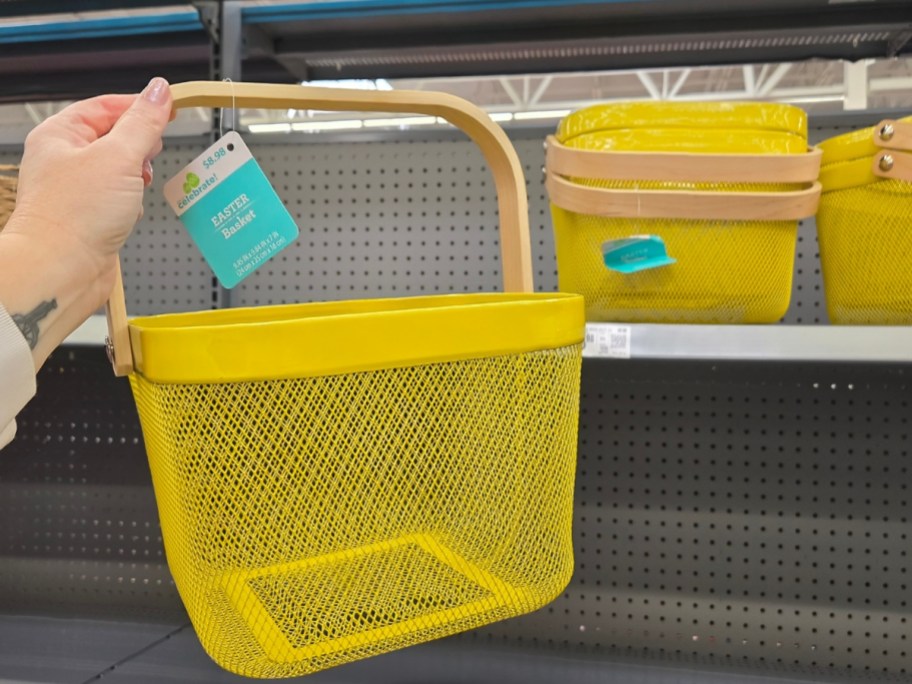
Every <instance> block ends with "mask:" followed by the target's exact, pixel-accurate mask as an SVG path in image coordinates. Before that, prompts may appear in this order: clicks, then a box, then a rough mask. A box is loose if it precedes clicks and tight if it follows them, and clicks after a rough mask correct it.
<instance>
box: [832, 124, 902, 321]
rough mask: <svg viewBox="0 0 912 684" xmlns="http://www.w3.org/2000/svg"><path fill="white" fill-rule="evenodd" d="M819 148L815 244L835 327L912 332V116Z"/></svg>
mask: <svg viewBox="0 0 912 684" xmlns="http://www.w3.org/2000/svg"><path fill="white" fill-rule="evenodd" d="M887 126H889V127H890V128H886V127H887ZM891 130H892V133H891V132H890V131H891ZM820 147H821V149H823V166H822V168H821V171H820V180H821V183H822V184H823V195H822V196H821V199H820V210H819V212H818V214H817V239H818V243H819V247H820V265H821V271H822V274H823V284H824V293H825V295H826V302H827V311H828V313H829V317H830V321H831V322H832V323H847V324H875V325H909V324H910V323H912V287H910V284H912V275H910V274H912V230H910V225H912V117H910V118H907V119H902V120H901V121H884V122H882V123H881V124H879V125H878V126H875V127H873V128H866V129H863V130H859V131H853V132H851V133H846V134H843V135H840V136H837V137H835V138H830V139H829V140H827V141H826V142H823V143H821V145H820Z"/></svg>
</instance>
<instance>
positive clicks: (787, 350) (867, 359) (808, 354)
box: [64, 315, 912, 363]
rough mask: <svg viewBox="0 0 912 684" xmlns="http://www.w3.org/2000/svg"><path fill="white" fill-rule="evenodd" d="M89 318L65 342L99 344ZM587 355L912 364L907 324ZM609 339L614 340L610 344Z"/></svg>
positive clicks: (720, 331)
mask: <svg viewBox="0 0 912 684" xmlns="http://www.w3.org/2000/svg"><path fill="white" fill-rule="evenodd" d="M107 334H108V329H107V322H106V320H105V317H104V316H100V315H97V316H92V317H91V318H89V319H88V320H87V321H86V322H85V323H83V324H82V325H81V326H79V328H78V329H76V330H75V331H74V332H73V333H72V334H71V335H70V336H69V337H67V339H66V341H65V342H64V344H65V345H103V344H104V340H105V336H106V335H107ZM586 337H587V344H586V345H585V347H584V349H583V356H584V357H586V358H592V359H597V358H603V359H625V358H632V359H710V360H717V361H817V362H821V361H822V362H827V361H854V362H862V363H912V327H881V326H853V327H849V326H829V325H661V324H628V323H588V324H587V325H586ZM612 343H614V344H612Z"/></svg>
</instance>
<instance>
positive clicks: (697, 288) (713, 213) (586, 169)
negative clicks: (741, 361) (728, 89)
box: [547, 103, 820, 323]
mask: <svg viewBox="0 0 912 684" xmlns="http://www.w3.org/2000/svg"><path fill="white" fill-rule="evenodd" d="M806 140H807V124H806V117H805V114H804V113H803V112H802V111H801V110H799V109H797V108H794V107H789V106H787V105H774V104H754V103H734V104H731V103H623V104H617V105H600V106H595V107H590V108H588V109H584V110H581V111H579V112H576V113H574V114H572V115H570V116H568V117H566V118H565V119H564V120H563V121H562V122H561V124H560V126H559V128H558V131H557V134H556V136H554V137H551V138H549V141H548V146H547V147H548V160H547V172H548V177H547V185H548V191H549V194H550V196H551V202H552V205H551V206H552V217H553V221H554V231H555V241H556V251H557V269H558V279H559V285H560V289H561V290H562V291H565V292H578V293H581V294H583V295H584V297H585V299H586V316H587V319H589V320H596V321H599V320H618V321H656V322H680V323H761V322H773V321H777V320H779V319H780V318H781V317H782V315H783V314H784V313H785V311H786V309H787V308H788V303H789V297H790V294H791V283H792V272H793V267H794V257H795V242H796V238H797V221H796V219H798V218H802V217H805V216H810V215H813V213H814V210H815V209H816V202H817V198H818V197H819V186H817V185H816V184H815V181H816V178H817V172H818V169H819V158H820V155H819V152H817V151H810V152H808V149H807V143H806ZM642 236H650V237H658V238H660V239H661V240H662V242H663V243H664V248H665V250H666V252H667V255H668V256H669V257H671V258H672V259H674V263H671V264H666V265H662V266H661V267H656V268H643V269H641V270H636V269H633V270H630V271H628V272H619V271H617V270H612V269H611V268H608V267H606V263H605V259H604V256H603V249H604V248H605V246H606V245H607V244H608V243H613V242H615V241H619V240H628V239H637V240H639V239H642ZM626 267H627V264H626V263H625V268H626Z"/></svg>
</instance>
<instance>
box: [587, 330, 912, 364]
mask: <svg viewBox="0 0 912 684" xmlns="http://www.w3.org/2000/svg"><path fill="white" fill-rule="evenodd" d="M586 339H587V344H586V346H585V348H584V350H583V356H585V357H587V358H613V359H624V358H633V359H711V360H717V361H726V360H730V361H734V360H738V361H824V362H826V361H855V362H875V363H881V362H883V363H887V362H899V363H903V362H912V327H908V328H907V327H861V326H859V327H841V326H827V325H659V324H624V323H618V324H608V323H589V324H587V326H586Z"/></svg>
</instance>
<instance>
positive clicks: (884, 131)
mask: <svg viewBox="0 0 912 684" xmlns="http://www.w3.org/2000/svg"><path fill="white" fill-rule="evenodd" d="M895 132H896V131H895V130H894V129H893V124H884V125H883V126H882V127H881V129H880V139H881V140H889V139H890V138H892V137H893V134H894V133H895ZM884 170H886V169H884Z"/></svg>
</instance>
